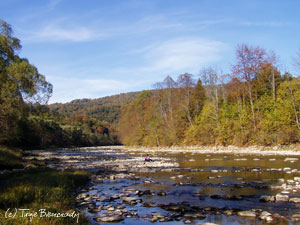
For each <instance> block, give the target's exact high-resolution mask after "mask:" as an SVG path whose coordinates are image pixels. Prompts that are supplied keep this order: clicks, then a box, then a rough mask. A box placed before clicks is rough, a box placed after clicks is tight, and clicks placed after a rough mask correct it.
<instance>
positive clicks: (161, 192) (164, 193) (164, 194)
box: [157, 191, 167, 196]
mask: <svg viewBox="0 0 300 225" xmlns="http://www.w3.org/2000/svg"><path fill="white" fill-rule="evenodd" d="M157 195H158V196H166V195H167V193H166V192H164V191H159V192H157Z"/></svg>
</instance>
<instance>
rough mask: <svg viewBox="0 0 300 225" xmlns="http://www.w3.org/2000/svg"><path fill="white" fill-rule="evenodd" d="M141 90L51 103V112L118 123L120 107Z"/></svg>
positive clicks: (131, 99)
mask: <svg viewBox="0 0 300 225" xmlns="http://www.w3.org/2000/svg"><path fill="white" fill-rule="evenodd" d="M139 93H140V92H129V93H125V94H118V95H112V96H107V97H103V98H97V99H76V100H73V101H71V102H68V103H65V104H61V103H55V104H51V105H49V108H50V110H51V112H53V113H57V114H60V115H65V116H69V117H73V118H75V117H76V116H85V117H88V118H93V119H97V120H100V121H106V122H108V123H110V124H113V125H115V126H116V125H117V124H118V121H119V115H120V109H121V107H122V106H123V105H125V104H128V103H130V102H131V101H133V100H134V99H135V98H136V97H137V96H138V95H139Z"/></svg>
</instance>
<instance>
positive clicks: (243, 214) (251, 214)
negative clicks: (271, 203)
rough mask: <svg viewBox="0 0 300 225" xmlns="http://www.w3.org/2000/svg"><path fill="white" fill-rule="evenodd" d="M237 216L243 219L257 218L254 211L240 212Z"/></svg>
mask: <svg viewBox="0 0 300 225" xmlns="http://www.w3.org/2000/svg"><path fill="white" fill-rule="evenodd" d="M237 214H238V216H242V217H256V213H255V212H253V211H240V212H238V213H237Z"/></svg>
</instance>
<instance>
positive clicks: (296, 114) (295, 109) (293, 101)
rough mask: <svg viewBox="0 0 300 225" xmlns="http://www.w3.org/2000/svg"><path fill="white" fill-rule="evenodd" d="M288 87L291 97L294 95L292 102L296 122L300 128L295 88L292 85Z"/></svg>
mask: <svg viewBox="0 0 300 225" xmlns="http://www.w3.org/2000/svg"><path fill="white" fill-rule="evenodd" d="M288 88H289V90H290V93H291V97H292V104H293V109H294V113H295V119H296V124H297V127H298V129H299V130H300V125H299V118H298V112H297V108H296V104H295V96H294V92H293V89H292V88H291V87H290V86H289V87H288Z"/></svg>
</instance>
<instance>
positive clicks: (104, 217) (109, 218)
mask: <svg viewBox="0 0 300 225" xmlns="http://www.w3.org/2000/svg"><path fill="white" fill-rule="evenodd" d="M94 220H95V221H96V222H103V223H107V222H110V223H111V222H120V221H123V220H124V218H123V216H122V215H120V214H114V213H104V214H101V215H100V216H98V217H95V218H94Z"/></svg>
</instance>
